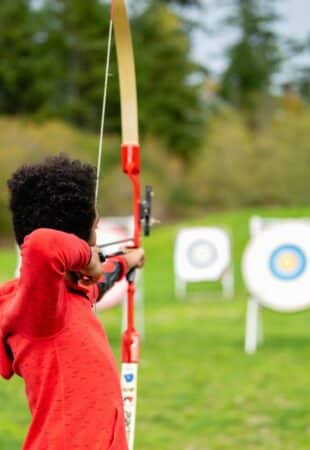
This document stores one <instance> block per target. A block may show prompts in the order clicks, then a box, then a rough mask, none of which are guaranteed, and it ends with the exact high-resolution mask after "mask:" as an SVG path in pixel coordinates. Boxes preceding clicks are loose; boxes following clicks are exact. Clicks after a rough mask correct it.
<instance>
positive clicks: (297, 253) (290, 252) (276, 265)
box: [269, 244, 307, 281]
mask: <svg viewBox="0 0 310 450" xmlns="http://www.w3.org/2000/svg"><path fill="white" fill-rule="evenodd" d="M269 264H270V270H271V272H272V274H273V275H274V276H275V277H276V278H279V279H280V280H283V281H292V280H295V279H296V278H298V277H300V275H302V274H303V273H304V271H305V270H306V266H307V259H306V256H305V254H304V252H303V251H302V249H301V248H300V247H297V246H296V245H292V244H285V245H281V247H278V248H276V249H275V250H274V251H273V253H272V255H271V257H270V263H269Z"/></svg>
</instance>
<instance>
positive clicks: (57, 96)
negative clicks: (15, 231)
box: [0, 0, 310, 226]
mask: <svg viewBox="0 0 310 450" xmlns="http://www.w3.org/2000/svg"><path fill="white" fill-rule="evenodd" d="M128 3H129V4H130V17H131V22H132V31H133V38H134V44H135V58H136V68H137V79H138V94H139V99H140V101H139V115H140V118H139V120H140V129H141V136H142V141H143V148H144V152H143V158H144V173H145V174H147V175H148V177H149V179H151V181H152V182H153V184H154V186H155V187H157V191H158V195H157V203H158V204H159V206H158V209H159V214H160V215H162V216H166V217H172V218H174V217H176V216H178V215H179V216H184V215H186V214H195V213H198V214H199V213H201V211H202V210H205V209H207V208H218V207H238V206H249V205H250V206H253V205H259V204H270V205H273V204H291V203H305V202H307V201H308V197H309V194H310V189H309V187H308V179H309V177H310V170H309V167H310V166H309V159H310V149H309V144H308V143H309V141H310V139H309V138H310V131H309V130H310V127H309V124H310V112H309V111H310V110H309V102H310V63H307V61H309V59H310V58H309V55H310V35H309V38H308V39H305V41H304V42H297V41H295V40H293V39H290V40H287V39H286V40H285V39H283V38H282V37H281V36H280V35H279V33H278V32H277V23H278V21H279V19H280V18H279V16H278V14H277V9H276V3H277V2H276V1H273V2H270V1H267V0H229V1H228V0H217V1H216V2H215V7H216V9H217V11H221V13H222V14H221V21H220V22H219V23H216V24H215V25H216V29H217V33H221V34H223V35H224V34H225V33H233V34H232V35H233V36H234V38H233V39H231V42H230V44H229V45H228V48H227V49H226V65H225V67H224V69H223V71H222V73H221V74H219V76H217V77H214V76H212V73H211V71H210V70H208V68H207V67H206V64H205V62H204V61H201V63H198V62H197V61H194V60H193V56H192V33H193V32H194V31H195V30H196V29H197V27H200V29H201V30H204V31H205V34H204V36H205V38H204V40H203V41H201V42H200V43H199V45H202V46H205V47H207V46H208V30H205V23H204V17H206V14H208V13H209V8H211V6H212V0H210V1H200V0H192V1H190V0H189V1H187V0H179V1H177V0H171V1H168V0H166V1H164V0H144V1H141V2H134V1H132V2H130V1H128ZM213 7H214V4H213ZM109 9H110V5H109V2H104V1H102V0H88V1H87V2H85V1H84V0H74V1H73V0H14V1H12V0H2V2H1V8H0V30H1V31H0V52H1V55H2V58H1V59H0V113H1V115H2V116H4V117H3V119H2V120H1V123H0V129H2V133H1V135H0V163H1V164H2V172H1V185H4V184H5V178H7V176H8V174H9V172H10V171H11V170H13V169H14V167H16V165H19V164H20V163H21V162H24V161H28V160H36V159H37V158H38V157H42V155H44V154H48V153H58V152H59V151H60V150H61V151H63V150H64V151H67V153H69V154H70V155H72V156H76V157H82V158H84V159H85V158H86V159H88V160H89V161H91V162H93V163H94V164H95V163H96V153H97V137H96V136H95V135H94V132H95V133H97V131H98V128H99V122H100V114H101V103H102V94H103V83H104V73H105V60H106V49H107V34H108V26H109ZM192 11H198V17H199V19H198V21H197V20H196V21H195V20H193V19H192V18H191V19H189V17H193V16H192V15H191V14H189V13H191V12H192ZM196 15H197V14H196ZM300 56H303V58H302V61H303V63H302V64H301V63H300ZM307 56H308V60H307ZM289 65H290V68H291V70H287V71H285V70H284V72H283V68H285V67H288V66H289ZM281 71H282V78H281V83H280V82H279V81H277V80H278V78H279V74H281ZM283 73H284V74H285V75H283ZM119 108H120V106H119V92H118V77H117V67H116V58H115V51H113V52H112V61H111V68H110V77H109V90H108V110H107V122H106V133H107V135H108V136H109V137H108V139H106V149H105V150H106V152H105V158H106V160H105V169H108V170H106V171H104V180H103V185H102V186H103V187H102V190H103V193H104V196H105V205H106V207H107V211H109V213H113V214H118V213H122V212H123V204H122V203H124V202H127V199H129V196H130V195H131V193H130V189H129V188H128V189H127V191H126V193H127V195H128V197H127V196H126V195H125V196H124V188H123V187H120V186H122V181H121V178H120V176H121V174H120V169H119V155H118V152H117V151H116V150H115V148H116V147H117V146H118V142H117V138H116V137H115V136H118V135H119V128H120V113H119ZM16 118H17V119H16ZM21 118H22V121H21V120H20V119H21ZM25 118H27V122H23V120H24V119H25ZM29 119H30V120H31V121H32V122H29ZM65 124H67V125H65ZM72 127H73V128H72ZM14 133H15V134H14ZM55 133H56V134H57V136H56V135H55ZM110 186H115V188H113V190H112V191H113V192H110V191H111V188H110ZM118 191H119V192H118ZM126 193H125V194H126ZM118 194H119V197H120V199H121V200H120V202H116V201H115V196H117V195H118ZM5 203H6V194H5V193H4V191H2V192H1V194H0V224H1V223H2V224H3V226H7V214H6V211H5ZM118 207H120V210H118V209H117V208H118Z"/></svg>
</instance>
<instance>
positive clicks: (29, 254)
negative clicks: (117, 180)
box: [0, 155, 144, 450]
mask: <svg viewBox="0 0 310 450" xmlns="http://www.w3.org/2000/svg"><path fill="white" fill-rule="evenodd" d="M95 184H96V175H95V171H94V168H93V167H91V166H89V165H87V164H84V165H83V164H82V163H81V162H79V161H70V160H69V159H68V158H67V157H66V156H64V155H60V156H58V157H53V158H48V159H46V160H45V161H44V162H43V163H42V164H36V165H28V166H23V167H21V168H20V169H19V170H17V171H16V172H15V173H14V174H13V176H12V177H11V179H10V180H9V181H8V186H9V191H10V209H11V212H12V218H13V227H14V232H15V237H16V241H17V243H18V245H19V246H20V248H21V254H22V265H21V273H20V277H19V278H18V279H16V280H13V281H9V282H8V283H6V284H4V285H3V286H1V287H0V374H1V375H2V376H3V377H4V378H7V379H9V378H10V377H11V376H12V375H13V374H14V373H16V374H17V375H19V376H21V377H22V378H23V379H24V382H25V387H26V395H27V399H28V404H29V408H30V411H31V414H32V421H31V425H30V429H29V431H28V434H27V437H26V440H25V442H24V446H23V450H82V449H83V450H84V449H85V450H86V449H87V450H127V449H128V447H127V443H126V436H125V427H124V415H123V406H122V399H121V392H120V386H119V375H118V371H117V367H116V364H115V362H114V358H113V355H112V351H111V349H110V346H109V344H108V341H107V337H106V335H105V332H104V330H103V328H102V326H101V324H100V322H99V320H98V319H97V317H96V316H95V314H94V313H93V311H92V308H93V305H94V304H95V302H96V301H98V300H99V299H100V297H101V296H102V295H103V294H104V292H106V290H107V289H108V288H110V287H111V286H112V285H113V283H114V282H115V281H118V280H120V279H122V278H123V277H124V276H125V275H126V273H127V272H128V271H129V270H130V269H131V268H133V267H142V265H143V262H144V253H143V250H142V249H137V250H133V251H131V252H128V253H126V254H124V255H123V256H122V255H120V256H115V257H111V258H109V259H108V260H107V262H105V263H103V264H102V263H100V259H99V254H98V253H99V252H98V249H97V248H96V247H95V245H96V238H95V228H96V224H97V214H96V208H95Z"/></svg>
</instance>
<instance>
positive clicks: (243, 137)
mask: <svg viewBox="0 0 310 450" xmlns="http://www.w3.org/2000/svg"><path fill="white" fill-rule="evenodd" d="M309 123H310V109H309V108H307V107H305V106H304V105H303V104H300V103H299V106H298V107H297V106H296V107H294V108H293V107H292V103H291V102H290V103H288V102H287V100H285V103H284V106H283V105H282V104H280V103H279V105H278V108H277V111H276V114H275V117H274V119H273V120H270V122H269V123H268V126H267V125H266V126H265V127H264V129H262V130H261V131H260V133H258V134H257V135H256V136H255V139H253V134H252V132H251V131H250V130H249V128H248V127H247V124H246V122H245V121H244V119H243V117H242V116H241V115H240V114H239V113H238V112H237V111H235V110H233V109H229V108H224V109H222V110H219V111H218V112H217V113H216V114H215V115H214V116H213V117H212V118H210V120H209V126H208V132H207V134H206V136H205V138H204V140H203V141H202V143H201V150H200V153H199V155H196V157H195V159H193V161H192V162H191V164H186V165H185V164H184V163H183V162H182V160H181V159H180V158H177V157H175V156H168V155H167V151H166V149H165V147H164V146H163V145H162V142H160V141H158V140H156V139H153V138H151V137H148V138H145V139H144V140H143V141H142V153H141V156H142V166H143V170H142V177H143V181H144V183H145V184H151V185H153V187H154V190H155V193H156V196H155V199H154V216H155V217H157V218H160V219H161V220H162V221H167V220H171V219H172V220H175V219H176V218H177V217H183V218H184V217H195V216H200V215H201V213H202V212H205V211H206V210H214V209H223V208H235V207H238V208H239V207H243V206H257V205H294V204H300V205H302V204H308V202H309V198H310V185H309V178H310V152H309V141H310V127H309ZM119 146H120V138H119V137H116V136H109V137H108V138H106V139H105V141H104V157H103V162H102V171H101V180H100V195H99V211H100V213H101V214H103V215H107V216H108V215H119V214H121V215H124V214H127V213H128V214H130V213H131V201H132V189H131V186H130V183H129V182H128V180H127V178H126V177H124V175H123V174H122V171H121V167H120V151H119ZM97 148H98V137H97V136H96V135H93V134H92V133H85V132H81V131H80V130H78V129H75V128H72V127H69V126H67V125H65V124H63V123H61V122H57V121H52V122H44V123H34V122H29V121H21V120H17V119H12V118H10V119H7V118H2V119H0V164H1V173H0V184H1V189H0V226H1V238H2V239H3V238H4V237H5V236H7V235H8V234H9V230H10V223H9V216H8V212H7V208H6V203H7V192H6V189H5V184H6V179H7V178H8V177H9V176H10V174H11V173H12V172H13V170H14V169H15V168H17V167H18V166H20V165H21V164H23V163H26V162H31V161H39V160H41V159H42V158H43V157H44V155H49V154H58V153H60V152H65V153H67V154H68V155H69V156H71V157H73V158H79V159H83V160H85V161H88V162H90V163H92V164H94V165H95V164H96V163H97Z"/></svg>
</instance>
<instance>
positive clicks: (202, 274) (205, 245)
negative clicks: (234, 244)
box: [174, 227, 234, 300]
mask: <svg viewBox="0 0 310 450" xmlns="http://www.w3.org/2000/svg"><path fill="white" fill-rule="evenodd" d="M174 274H175V295H176V297H177V298H178V299H181V300H184V299H185V298H186V295H187V284H188V283H193V282H201V281H220V282H221V285H222V293H223V296H224V297H226V298H231V297H233V294H234V276H233V268H232V259H231V240H230V236H229V234H228V233H227V231H226V230H224V229H222V228H217V227H194V228H184V229H183V230H180V231H179V233H178V235H177V237H176V242H175V251H174Z"/></svg>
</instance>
